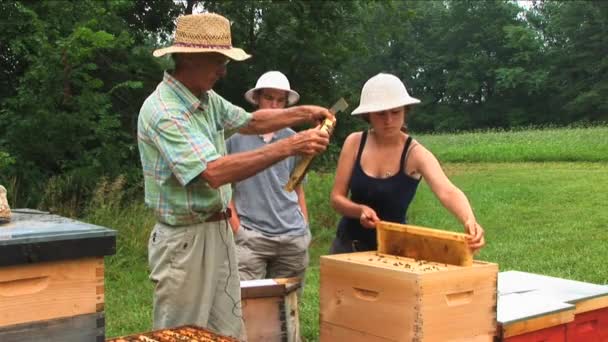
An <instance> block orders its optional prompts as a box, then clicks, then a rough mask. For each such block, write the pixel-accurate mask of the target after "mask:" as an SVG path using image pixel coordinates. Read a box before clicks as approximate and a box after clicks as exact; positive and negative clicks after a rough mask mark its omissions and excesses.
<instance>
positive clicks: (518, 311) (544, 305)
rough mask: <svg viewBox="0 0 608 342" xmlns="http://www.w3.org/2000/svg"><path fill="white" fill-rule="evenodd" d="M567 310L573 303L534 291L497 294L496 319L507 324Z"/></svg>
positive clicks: (572, 308)
mask: <svg viewBox="0 0 608 342" xmlns="http://www.w3.org/2000/svg"><path fill="white" fill-rule="evenodd" d="M568 310H572V311H573V310H574V305H572V304H568V303H564V302H560V301H557V300H555V299H552V298H550V297H547V296H543V295H542V294H540V293H538V292H536V291H534V292H525V293H510V294H505V295H500V296H498V302H497V307H496V320H497V321H498V322H499V323H501V324H503V325H507V324H512V323H515V322H519V321H526V320H530V319H532V318H535V317H541V316H547V315H550V314H553V313H557V312H562V311H568Z"/></svg>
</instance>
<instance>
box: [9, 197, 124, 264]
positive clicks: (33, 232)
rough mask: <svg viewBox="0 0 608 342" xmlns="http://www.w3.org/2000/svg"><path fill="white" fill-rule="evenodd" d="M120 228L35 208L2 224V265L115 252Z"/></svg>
mask: <svg viewBox="0 0 608 342" xmlns="http://www.w3.org/2000/svg"><path fill="white" fill-rule="evenodd" d="M115 252H116V231H115V230H112V229H108V228H105V227H101V226H97V225H93V224H89V223H84V222H80V221H76V220H73V219H69V218H66V217H62V216H58V215H52V214H49V213H47V212H43V211H37V210H31V209H14V210H13V211H12V217H11V221H10V222H8V223H2V224H0V266H7V265H15V264H24V263H37V262H44V261H54V260H62V259H75V258H82V257H94V256H104V255H111V254H114V253H115Z"/></svg>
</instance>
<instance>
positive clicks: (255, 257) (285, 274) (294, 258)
mask: <svg viewBox="0 0 608 342" xmlns="http://www.w3.org/2000/svg"><path fill="white" fill-rule="evenodd" d="M310 238H311V236H310V231H307V232H306V234H304V235H300V236H293V235H278V236H270V235H265V234H262V233H260V232H258V231H256V230H253V229H248V228H245V227H242V226H241V227H240V228H239V230H238V231H237V233H236V237H235V240H236V244H237V246H236V253H237V258H238V261H239V274H240V277H241V279H242V280H252V279H264V278H290V277H299V278H300V279H301V282H302V284H301V285H302V288H304V276H305V273H306V268H307V267H308V262H309V257H308V245H309V244H310ZM302 288H301V289H302Z"/></svg>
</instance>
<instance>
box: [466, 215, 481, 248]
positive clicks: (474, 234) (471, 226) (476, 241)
mask: <svg viewBox="0 0 608 342" xmlns="http://www.w3.org/2000/svg"><path fill="white" fill-rule="evenodd" d="M464 229H465V232H466V233H467V234H469V236H468V237H467V240H468V242H469V248H470V249H471V251H473V253H477V252H478V251H479V250H480V249H481V248H482V247H483V246H484V245H485V244H486V240H485V238H484V234H485V232H484V230H483V228H482V227H481V226H480V225H479V224H478V223H477V221H475V220H469V221H467V222H465V224H464Z"/></svg>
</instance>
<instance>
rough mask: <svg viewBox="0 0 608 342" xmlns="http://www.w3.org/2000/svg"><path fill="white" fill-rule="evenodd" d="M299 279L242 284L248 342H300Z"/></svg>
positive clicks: (263, 280)
mask: <svg viewBox="0 0 608 342" xmlns="http://www.w3.org/2000/svg"><path fill="white" fill-rule="evenodd" d="M299 287H300V282H299V280H298V279H296V278H281V279H262V280H253V281H241V306H242V308H243V321H244V323H245V329H246V331H247V341H249V342H275V341H276V342H298V341H300V325H299V311H298V296H297V290H298V288H299Z"/></svg>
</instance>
